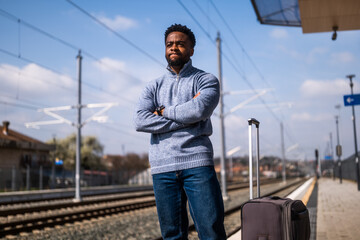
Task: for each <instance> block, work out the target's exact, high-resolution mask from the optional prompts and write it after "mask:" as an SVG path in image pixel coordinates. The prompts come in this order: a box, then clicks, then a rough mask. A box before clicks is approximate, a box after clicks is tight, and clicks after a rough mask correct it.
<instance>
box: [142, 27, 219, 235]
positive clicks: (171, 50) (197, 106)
mask: <svg viewBox="0 0 360 240" xmlns="http://www.w3.org/2000/svg"><path fill="white" fill-rule="evenodd" d="M195 43H196V40H195V36H194V34H193V32H192V31H191V30H190V29H188V28H187V27H186V26H182V25H180V24H174V25H172V26H170V27H169V28H168V29H167V30H166V32H165V57H166V60H167V62H168V67H167V70H168V72H167V73H166V74H165V75H163V76H162V77H160V78H158V79H156V80H155V81H152V82H150V83H149V84H148V85H147V86H146V88H145V89H144V91H143V93H142V95H141V97H140V100H139V103H138V106H137V109H136V113H135V125H136V130H137V131H141V132H148V133H151V145H150V150H149V160H150V165H151V173H152V177H153V185H154V193H155V199H156V206H157V211H158V217H159V222H160V228H161V233H162V236H163V238H164V239H165V240H167V239H187V235H188V217H187V209H186V203H187V201H188V202H189V209H190V214H191V216H192V218H193V220H194V224H195V227H196V229H197V231H198V235H199V237H200V239H226V234H225V230H224V224H223V222H224V205H223V200H222V196H221V190H220V186H219V182H218V180H217V178H216V173H215V170H214V161H213V147H212V144H211V142H210V139H209V136H210V135H211V134H212V125H211V121H210V116H211V115H212V112H213V111H214V109H215V107H216V105H217V104H218V101H219V95H220V93H219V82H218V80H217V78H216V77H214V76H213V75H212V74H209V73H205V72H204V71H202V70H199V69H197V68H195V67H193V66H192V61H191V59H190V58H191V56H192V55H193V53H194V46H195Z"/></svg>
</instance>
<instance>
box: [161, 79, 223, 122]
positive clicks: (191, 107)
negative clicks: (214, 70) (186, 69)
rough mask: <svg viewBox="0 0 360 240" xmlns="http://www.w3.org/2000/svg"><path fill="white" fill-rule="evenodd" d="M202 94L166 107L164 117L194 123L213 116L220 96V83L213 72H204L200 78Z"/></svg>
mask: <svg viewBox="0 0 360 240" xmlns="http://www.w3.org/2000/svg"><path fill="white" fill-rule="evenodd" d="M198 86H199V87H198V90H197V91H198V92H200V95H199V96H198V97H196V98H195V99H191V100H190V101H188V102H185V103H182V104H178V105H175V106H169V107H166V108H165V109H164V113H163V115H164V117H165V118H167V119H170V120H173V121H176V122H180V123H183V124H193V123H196V122H200V121H203V120H206V119H208V118H210V117H211V114H212V113H213V111H214V110H215V108H216V106H217V104H218V102H219V97H220V85H219V81H218V80H217V78H216V77H215V76H214V75H212V74H204V75H202V76H200V78H199V80H198Z"/></svg>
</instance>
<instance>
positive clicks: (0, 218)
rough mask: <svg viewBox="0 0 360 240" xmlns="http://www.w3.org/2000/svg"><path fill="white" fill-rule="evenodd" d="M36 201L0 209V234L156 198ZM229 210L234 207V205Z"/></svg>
mask: <svg viewBox="0 0 360 240" xmlns="http://www.w3.org/2000/svg"><path fill="white" fill-rule="evenodd" d="M271 183H274V182H273V181H272V182H271ZM244 188H247V184H236V185H232V186H229V189H228V191H229V192H233V191H237V190H239V189H244ZM37 204H38V205H37V206H30V207H29V206H27V205H26V204H25V205H23V204H20V205H17V206H13V207H12V208H7V209H2V210H0V237H5V236H7V235H18V234H20V233H21V232H31V231H33V230H36V229H44V228H49V227H50V228H51V227H54V226H57V225H64V224H67V223H73V222H78V221H83V220H87V219H92V218H99V217H102V216H106V215H109V214H115V213H123V212H130V211H134V210H137V209H143V208H149V207H154V206H155V199H154V196H153V192H152V191H151V192H150V191H145V192H138V193H129V194H117V195H106V196H97V197H87V198H84V199H83V201H82V202H79V203H75V202H72V201H70V200H69V201H68V202H60V203H59V202H56V201H55V202H54V201H49V202H47V203H41V202H39V203H37ZM232 211H236V210H235V208H234V209H233V210H232ZM192 228H193V227H192Z"/></svg>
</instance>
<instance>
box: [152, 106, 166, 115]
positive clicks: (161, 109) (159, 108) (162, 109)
mask: <svg viewBox="0 0 360 240" xmlns="http://www.w3.org/2000/svg"><path fill="white" fill-rule="evenodd" d="M164 109H165V107H164V106H163V105H161V106H160V107H157V108H156V109H155V112H154V114H155V115H160V116H162V115H163V113H164Z"/></svg>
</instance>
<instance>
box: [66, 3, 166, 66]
mask: <svg viewBox="0 0 360 240" xmlns="http://www.w3.org/2000/svg"><path fill="white" fill-rule="evenodd" d="M66 1H67V2H68V3H70V4H71V5H72V6H73V7H75V8H77V9H78V10H79V11H80V12H82V13H83V14H85V15H86V16H88V17H89V18H91V19H92V20H94V21H95V22H97V23H98V24H100V25H101V26H102V27H104V28H105V29H107V30H108V31H110V32H112V33H113V34H114V35H115V36H117V37H118V38H120V39H121V40H123V41H124V42H126V43H127V44H129V45H130V46H132V47H133V48H135V49H136V50H137V51H139V52H140V53H142V54H144V55H145V56H147V57H148V58H150V59H151V60H152V61H154V62H155V63H157V64H159V65H160V66H162V67H166V66H165V65H164V64H163V63H162V62H161V61H159V60H158V59H156V58H154V57H153V56H152V55H151V54H150V53H148V52H147V51H145V50H144V49H142V48H141V47H139V46H137V45H136V44H134V43H133V42H132V41H130V40H128V39H127V38H125V37H124V36H123V35H121V34H120V33H118V32H117V31H115V30H114V29H112V28H111V27H109V26H108V25H106V24H105V23H104V22H102V21H101V20H99V19H98V18H97V17H95V16H94V15H92V14H90V13H89V12H87V11H86V10H85V9H83V8H82V7H80V6H79V5H77V4H75V3H74V2H73V1H71V0H66Z"/></svg>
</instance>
